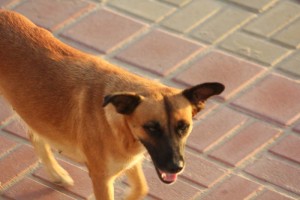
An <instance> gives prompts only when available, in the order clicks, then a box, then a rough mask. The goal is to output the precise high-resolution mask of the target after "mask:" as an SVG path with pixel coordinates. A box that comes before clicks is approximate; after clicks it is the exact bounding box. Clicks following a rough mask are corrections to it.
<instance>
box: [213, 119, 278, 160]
mask: <svg viewBox="0 0 300 200" xmlns="http://www.w3.org/2000/svg"><path fill="white" fill-rule="evenodd" d="M280 132H281V131H280V130H277V129H274V128H271V127H270V126H267V125H266V124H263V123H261V122H256V123H253V124H251V125H249V126H247V127H245V128H243V129H242V130H241V131H240V132H239V133H237V134H236V135H235V136H233V137H232V138H230V139H229V140H228V141H227V142H226V143H224V144H222V145H221V146H219V147H218V148H217V149H215V150H213V151H212V152H211V153H210V154H209V156H211V157H213V158H215V159H217V160H220V161H222V162H224V163H226V164H228V165H231V166H237V165H238V164H240V163H241V162H242V161H244V160H245V159H247V158H249V157H250V156H253V154H254V153H255V152H256V151H257V150H258V149H259V148H260V147H262V146H263V145H265V144H266V143H268V142H270V141H271V140H274V139H275V138H276V137H278V136H279V134H280Z"/></svg>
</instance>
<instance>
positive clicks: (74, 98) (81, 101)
mask: <svg viewBox="0 0 300 200" xmlns="http://www.w3.org/2000/svg"><path fill="white" fill-rule="evenodd" d="M223 89H224V86H223V85H222V84H219V83H207V85H205V84H202V85H198V86H196V87H193V88H189V89H187V90H184V91H181V90H179V89H175V88H171V87H167V86H164V85H162V84H160V83H157V82H153V81H150V80H147V79H144V78H141V77H138V76H136V75H133V74H131V73H129V72H127V71H124V70H122V69H120V68H117V67H116V66H114V65H112V64H110V63H108V62H106V61H104V60H102V59H100V58H98V57H94V56H91V55H88V54H85V53H83V52H80V51H78V50H75V49H73V48H71V47H69V46H67V45H65V44H64V43H62V42H60V41H59V40H57V39H55V38H54V37H53V35H52V34H51V33H49V32H48V31H47V30H45V29H43V28H40V27H38V26H36V25H34V24H33V23H32V22H31V21H29V20H28V19H27V18H25V17H24V16H22V15H20V14H17V13H15V12H12V11H4V10H1V11H0V90H1V92H2V94H3V96H4V97H5V98H6V99H7V100H8V101H9V102H10V103H11V105H12V107H13V109H14V110H15V111H16V112H17V113H18V114H19V116H20V117H21V118H22V119H23V120H24V122H25V123H26V124H27V125H28V127H29V131H28V133H29V136H30V138H31V141H32V144H33V146H34V147H35V150H36V152H37V154H38V156H39V157H40V159H41V160H42V162H43V163H44V164H45V166H46V168H47V170H48V172H49V175H50V176H51V177H52V179H53V181H54V182H56V183H57V184H61V185H72V184H73V180H72V179H71V178H70V176H69V175H68V173H67V172H66V171H65V170H64V169H63V168H62V167H61V166H60V165H59V164H58V163H57V161H56V160H55V158H54V156H53V154H52V152H51V147H50V145H51V146H52V147H54V148H55V149H57V150H59V151H60V152H62V153H63V154H65V155H67V156H69V157H71V158H73V159H75V160H77V161H79V162H82V163H85V164H86V166H87V168H88V170H89V175H90V177H91V179H92V182H93V187H94V194H95V196H96V199H98V200H112V199H113V181H114V179H115V178H116V177H117V176H119V175H120V174H121V173H125V174H126V175H127V176H128V180H129V183H130V185H131V188H132V189H131V192H130V193H129V195H128V196H127V199H128V200H130V199H131V200H137V199H141V198H142V197H143V196H144V195H146V193H147V191H148V189H147V184H146V181H145V177H144V175H143V172H142V169H141V161H142V158H143V154H144V153H145V152H146V150H147V151H148V152H149V154H150V156H151V158H152V160H153V163H154V165H155V168H156V169H157V170H158V174H159V173H162V172H161V171H164V172H167V173H173V174H176V173H179V172H180V171H181V170H182V169H183V167H184V158H183V149H184V144H185V141H186V138H187V136H188V134H189V133H190V131H191V129H192V116H193V115H195V114H196V113H197V112H198V111H200V110H201V109H202V107H203V104H204V101H205V100H206V99H207V98H208V97H210V96H212V95H216V94H219V93H221V92H222V91H223ZM159 175H160V174H159ZM160 178H161V177H160ZM162 181H164V182H166V183H169V182H168V181H165V180H163V179H162Z"/></svg>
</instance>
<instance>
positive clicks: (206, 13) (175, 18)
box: [162, 0, 221, 32]
mask: <svg viewBox="0 0 300 200" xmlns="http://www.w3.org/2000/svg"><path fill="white" fill-rule="evenodd" d="M220 7H221V6H220V4H218V3H216V2H215V1H212V0H197V1H193V2H192V3H190V4H188V5H186V6H185V7H183V8H182V9H180V10H179V11H178V12H176V13H174V14H173V15H171V16H170V17H168V18H166V19H165V20H163V21H162V25H163V26H165V27H167V28H169V29H172V30H175V31H178V32H187V31H189V30H190V29H192V28H193V27H195V26H197V25H198V24H200V23H201V22H203V21H205V20H206V19H207V18H208V17H210V16H212V15H213V14H215V13H216V12H217V11H218V10H219V9H220Z"/></svg>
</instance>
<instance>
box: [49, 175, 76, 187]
mask: <svg viewBox="0 0 300 200" xmlns="http://www.w3.org/2000/svg"><path fill="white" fill-rule="evenodd" d="M53 183H55V184H56V185H59V186H62V187H69V186H73V185H74V181H73V179H72V178H71V177H70V176H69V175H64V176H61V177H60V178H59V179H55V180H53Z"/></svg>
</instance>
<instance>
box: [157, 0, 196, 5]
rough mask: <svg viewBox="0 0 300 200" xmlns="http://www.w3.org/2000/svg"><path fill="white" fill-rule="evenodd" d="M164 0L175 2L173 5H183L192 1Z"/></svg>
mask: <svg viewBox="0 0 300 200" xmlns="http://www.w3.org/2000/svg"><path fill="white" fill-rule="evenodd" d="M163 1H165V2H168V3H170V4H173V5H176V6H182V5H184V4H186V3H188V2H190V1H191V0H163Z"/></svg>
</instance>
